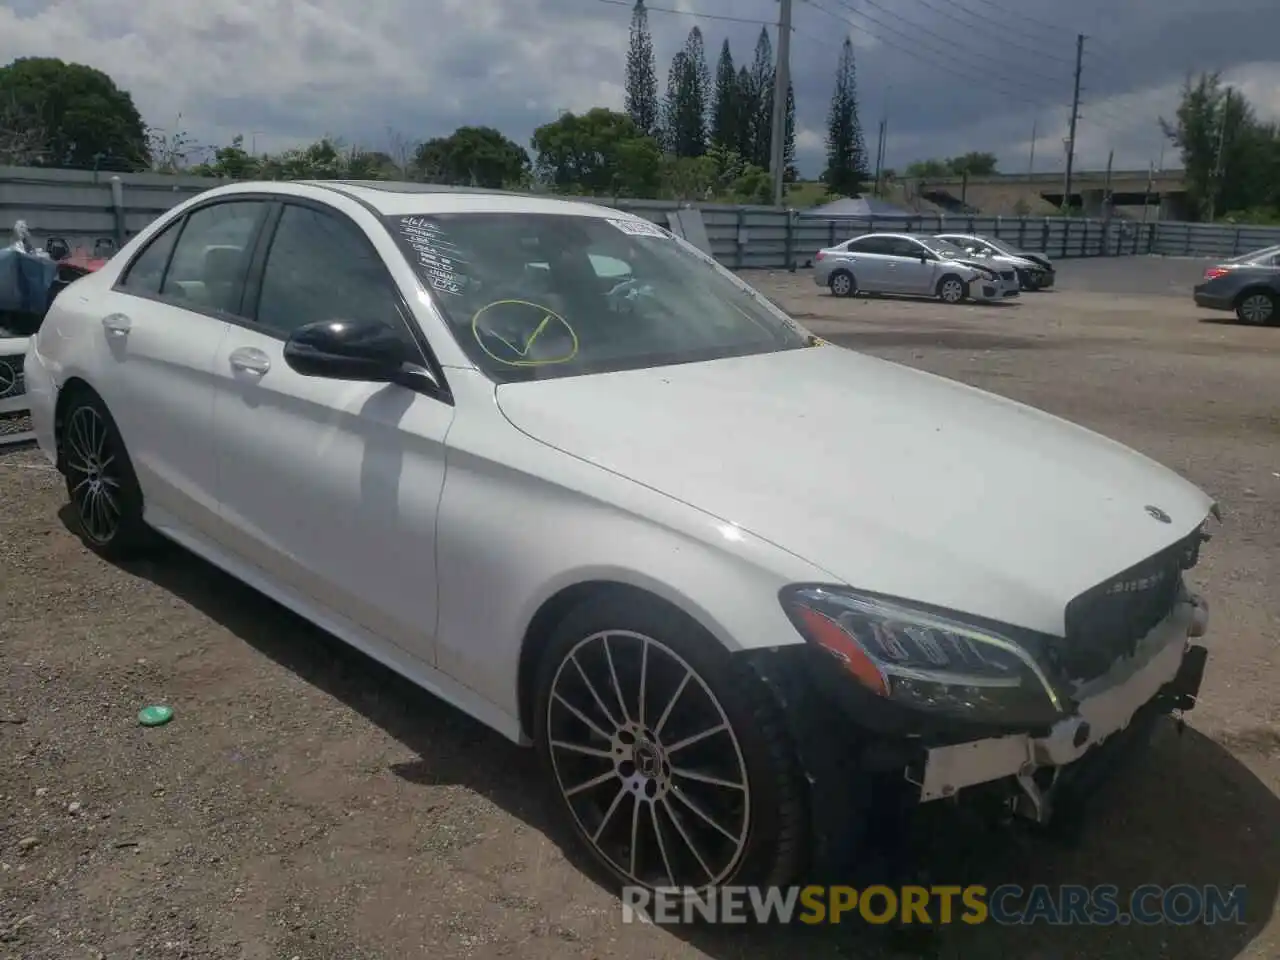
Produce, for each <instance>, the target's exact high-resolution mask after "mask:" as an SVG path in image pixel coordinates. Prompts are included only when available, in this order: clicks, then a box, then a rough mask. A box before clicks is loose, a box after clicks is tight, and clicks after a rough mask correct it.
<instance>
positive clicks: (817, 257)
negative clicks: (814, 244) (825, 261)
mask: <svg viewBox="0 0 1280 960" xmlns="http://www.w3.org/2000/svg"><path fill="white" fill-rule="evenodd" d="M825 256H826V253H825V252H824V251H822V250H819V251H818V252H817V253H816V254H814V257H813V259H814V261H815V262H817V261H818V260H821V259H822V258H823V257H825Z"/></svg>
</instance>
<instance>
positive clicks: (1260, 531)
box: [0, 261, 1280, 960]
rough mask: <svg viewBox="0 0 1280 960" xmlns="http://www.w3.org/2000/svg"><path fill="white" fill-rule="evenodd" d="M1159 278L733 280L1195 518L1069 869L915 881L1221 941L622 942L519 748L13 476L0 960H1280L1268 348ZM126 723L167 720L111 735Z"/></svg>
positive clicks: (812, 933) (1008, 933)
mask: <svg viewBox="0 0 1280 960" xmlns="http://www.w3.org/2000/svg"><path fill="white" fill-rule="evenodd" d="M1158 263H1159V262H1157V265H1152V264H1149V263H1145V262H1139V263H1136V264H1134V265H1132V266H1131V267H1130V269H1132V270H1133V271H1136V272H1137V273H1138V274H1141V275H1142V276H1144V277H1145V280H1143V282H1142V283H1139V284H1136V285H1135V286H1134V287H1133V289H1141V290H1146V291H1149V292H1148V293H1146V294H1144V295H1142V296H1138V295H1129V294H1127V293H1126V292H1125V291H1126V290H1127V289H1130V288H1129V287H1126V285H1125V283H1124V282H1123V276H1124V272H1123V271H1122V270H1120V269H1119V266H1118V264H1117V263H1116V262H1099V261H1091V262H1079V263H1072V262H1066V263H1063V264H1062V265H1061V266H1062V283H1061V288H1060V289H1059V290H1057V291H1053V292H1048V293H1043V294H1030V295H1026V296H1024V297H1023V298H1022V300H1021V302H1019V303H1017V304H1013V305H1001V306H994V307H978V306H960V307H952V308H948V307H944V306H943V305H941V304H937V303H930V302H911V301H889V300H865V299H858V300H835V299H833V298H831V297H830V296H828V295H827V294H826V293H825V292H823V291H820V290H818V289H817V288H816V287H814V286H813V284H812V282H811V281H810V279H809V277H808V275H807V274H806V273H804V272H801V273H798V274H795V275H789V274H786V273H763V274H755V275H753V277H752V279H753V281H754V282H757V283H758V284H759V286H760V287H761V289H762V290H764V291H765V292H767V293H769V294H770V295H771V296H774V297H775V298H776V299H778V300H779V301H780V302H782V303H784V304H786V305H787V306H788V308H789V309H791V310H792V311H793V312H794V313H796V314H797V316H799V317H801V318H802V319H803V320H804V321H805V322H806V323H808V324H810V325H811V326H812V327H813V328H814V330H815V332H819V333H821V334H823V335H824V336H829V337H831V338H832V339H833V340H835V341H836V342H838V343H841V344H843V345H846V346H851V347H854V348H856V349H860V350H865V351H868V352H871V353H875V354H878V355H881V356H885V357H888V358H891V359H895V360H899V361H902V362H905V363H908V364H911V365H914V366H918V367H922V368H925V369H928V370H931V371H934V372H937V373H942V374H944V375H947V376H951V377H955V378H957V379H960V380H963V381H966V382H969V383H973V384H975V385H978V386H980V387H984V388H987V389H991V390H994V391H997V392H1000V393H1003V394H1007V395H1008V396H1011V397H1014V398H1016V399H1018V400H1023V401H1026V402H1029V403H1032V404H1034V405H1036V406H1040V407H1043V408H1045V409H1048V410H1050V411H1052V412H1054V413H1057V414H1060V415H1063V416H1066V417H1068V418H1071V419H1074V420H1077V421H1079V422H1081V423H1084V424H1085V425H1087V426H1090V427H1092V428H1094V429H1097V430H1100V431H1102V432H1104V433H1106V434H1109V435H1110V436H1113V437H1115V438H1117V439H1119V440H1121V441H1123V442H1125V443H1128V444H1131V445H1133V446H1134V447H1136V448H1138V449H1139V450H1142V451H1143V452H1145V453H1148V454H1150V455H1152V456H1154V457H1156V458H1157V459H1159V460H1161V461H1163V462H1165V463H1167V464H1168V465H1169V466H1171V467H1173V468H1175V469H1177V470H1179V471H1180V472H1182V473H1183V474H1185V475H1186V476H1188V477H1189V478H1190V479H1192V480H1193V481H1194V482H1196V483H1197V484H1199V485H1201V486H1202V487H1204V488H1205V489H1207V490H1208V491H1209V492H1211V493H1212V494H1213V495H1215V496H1217V497H1219V498H1220V500H1221V502H1222V504H1223V507H1224V510H1225V521H1226V522H1225V524H1224V526H1223V528H1222V530H1221V532H1220V534H1219V535H1218V536H1217V537H1215V539H1214V541H1213V542H1212V543H1211V544H1209V545H1208V547H1207V548H1206V555H1205V558H1204V560H1203V562H1202V564H1201V567H1200V568H1199V569H1198V570H1197V571H1196V575H1197V579H1198V581H1199V583H1200V585H1201V586H1202V587H1203V589H1204V590H1205V591H1206V593H1207V595H1208V597H1209V599H1210V603H1211V609H1212V620H1211V637H1210V639H1211V641H1212V643H1213V650H1214V652H1213V656H1212V659H1211V661H1210V665H1209V670H1208V674H1207V678H1206V684H1205V689H1204V691H1203V694H1204V697H1203V700H1202V701H1201V704H1200V705H1199V707H1198V709H1197V710H1196V711H1194V713H1192V714H1191V715H1190V722H1189V725H1188V728H1187V729H1186V731H1185V732H1184V734H1183V735H1182V736H1178V735H1177V734H1176V733H1175V731H1174V729H1173V727H1172V726H1171V725H1166V726H1164V727H1162V728H1161V729H1160V730H1159V731H1158V733H1157V735H1156V738H1155V740H1154V743H1153V747H1152V749H1151V750H1150V752H1149V753H1148V754H1146V755H1144V756H1142V757H1141V758H1139V759H1137V760H1136V761H1135V762H1134V763H1133V764H1131V765H1130V766H1129V767H1127V768H1126V769H1124V770H1123V771H1122V772H1121V773H1120V775H1119V776H1118V777H1117V778H1116V780H1114V781H1113V782H1112V783H1111V784H1110V785H1109V786H1108V788H1107V790H1106V792H1105V794H1104V797H1105V801H1106V802H1105V804H1100V808H1099V809H1097V810H1094V811H1093V812H1092V815H1091V817H1090V819H1089V820H1088V822H1087V824H1086V826H1085V828H1084V832H1083V834H1082V835H1081V836H1080V837H1079V838H1078V839H1077V841H1076V842H1074V843H1059V842H1051V841H1049V840H1047V839H1045V838H1040V837H1031V836H1028V835H1025V834H1024V833H1021V832H1007V833H1005V832H1001V833H996V834H981V835H978V834H967V833H965V832H963V831H958V830H952V831H948V832H947V833H946V834H945V835H944V836H941V837H940V838H939V839H938V842H937V847H936V857H937V862H938V864H940V865H941V866H940V867H939V868H938V871H935V873H939V871H944V872H945V871H950V873H948V874H947V875H946V876H941V875H940V874H939V876H938V879H940V880H942V881H944V882H952V883H970V882H982V881H985V882H988V883H998V882H1019V883H1023V884H1028V885H1029V884H1032V883H1037V882H1043V883H1058V882H1081V883H1091V884H1097V883H1114V884H1117V885H1119V886H1120V887H1121V888H1122V889H1127V888H1132V887H1134V886H1136V885H1138V884H1141V883H1163V884H1173V883H1193V884H1208V883H1217V884H1223V885H1227V886H1232V885H1235V884H1241V883H1243V884H1247V885H1248V887H1249V896H1248V904H1247V911H1246V913H1247V919H1248V922H1247V923H1246V924H1245V925H1243V926H1235V925H1231V926H1217V927H1206V926H1193V927H1172V926H1158V927H1137V926H1125V927H1111V928H1097V927H1095V928H1089V927H1072V928H1067V927H1056V928H1054V927H1046V926H1036V927H1029V928H1022V929H1010V928H1003V929H1002V928H998V927H994V926H984V927H978V928H970V927H954V928H947V929H945V930H943V931H942V932H941V933H940V934H939V935H938V936H937V937H936V938H935V939H933V940H932V941H930V942H927V943H916V944H914V945H911V946H910V947H909V948H907V947H904V946H903V945H902V944H896V943H891V942H889V941H888V940H887V939H886V938H885V937H884V936H882V935H880V934H879V933H876V932H867V931H866V930H863V931H859V930H855V929H852V928H842V929H838V930H832V929H826V930H809V929H806V930H780V929H773V930H769V931H765V932H760V931H756V932H753V933H750V934H747V933H746V932H745V931H744V930H742V929H741V928H720V929H718V930H711V929H705V928H704V929H658V928H655V927H642V926H628V925H624V924H623V923H622V920H621V910H620V906H619V903H618V901H617V900H616V898H614V897H613V896H611V895H610V894H608V893H607V892H606V891H605V890H604V889H602V888H601V887H600V886H599V885H598V883H597V882H596V880H595V879H594V878H593V875H592V874H591V872H590V871H589V870H588V869H586V868H585V867H584V865H583V864H582V863H581V862H580V861H579V860H578V859H577V857H575V856H572V855H571V856H570V858H569V859H566V856H565V854H564V853H563V852H562V851H563V850H564V849H565V844H564V838H563V837H561V836H559V835H558V834H557V833H556V832H555V830H554V829H553V828H552V827H551V826H550V825H549V824H548V822H547V819H546V814H545V810H546V807H545V804H544V803H543V802H542V800H541V799H540V795H539V793H538V791H537V790H536V789H534V788H533V785H534V784H535V783H537V782H538V781H537V771H536V768H535V765H534V763H533V757H532V756H531V754H530V753H528V752H526V751H522V750H520V749H519V748H516V747H514V746H511V745H509V744H508V743H507V742H506V741H504V740H501V739H500V738H498V737H497V736H495V735H493V734H491V733H489V732H487V731H486V730H485V729H483V728H481V727H480V726H478V725H477V724H475V723H473V722H472V721H470V720H468V719H467V718H465V717H463V716H462V715H460V714H458V713H457V712H456V711H453V710H452V709H450V708H448V707H446V706H444V705H442V704H440V703H439V702H437V701H434V700H433V699H432V698H431V697H429V696H427V695H425V694H423V693H420V692H417V691H415V690H413V689H410V688H409V687H408V686H407V684H405V683H403V682H401V681H399V680H397V679H396V678H395V677H393V676H391V675H389V674H388V673H387V672H386V671H385V670H383V669H382V668H380V667H378V666H376V665H373V664H372V663H370V662H369V661H367V660H365V659H364V658H362V657H360V656H359V655H357V654H354V653H352V652H350V651H347V650H345V649H344V648H342V647H341V646H340V645H339V644H337V642H336V641H332V640H330V639H328V638H326V637H325V636H324V635H323V634H322V633H320V632H319V631H317V630H315V629H314V628H312V627H310V626H308V625H306V624H304V623H302V622H301V621H299V620H298V619H297V618H296V617H293V616H292V615H290V614H287V613H285V612H283V611H281V610H280V609H279V608H277V607H275V606H274V605H273V604H272V603H270V602H269V601H267V600H265V599H264V598H262V597H261V596H259V595H257V594H254V593H253V592H252V591H250V590H249V589H247V588H245V587H242V586H240V585H238V584H236V583H234V582H232V581H230V580H229V579H228V578H227V577H225V576H224V575H222V574H220V573H218V572H217V571H215V570H214V569H212V568H210V567H209V566H208V565H207V564H204V563H203V562H201V561H198V560H196V559H194V558H192V557H191V556H190V555H188V554H185V553H184V552H182V551H181V550H178V549H177V548H174V549H172V550H170V551H168V552H167V553H166V554H165V555H164V556H162V557H158V558H157V559H156V560H154V561H152V562H150V563H148V564H147V565H144V566H138V567H135V568H132V569H129V570H124V569H119V568H116V567H113V566H110V565H108V564H105V563H103V562H101V561H99V560H97V559H96V558H95V557H94V556H93V555H91V554H90V553H88V552H87V551H86V550H85V549H84V548H83V547H82V546H81V545H80V544H79V542H78V541H77V540H76V539H74V538H73V537H72V536H71V534H70V533H68V531H67V528H66V524H65V510H63V509H62V508H63V503H64V500H65V497H64V494H63V491H62V488H61V485H60V481H59V478H58V477H57V476H56V475H55V474H54V473H52V472H51V471H50V470H49V469H48V467H47V466H46V465H45V464H44V463H43V462H42V461H41V460H40V459H39V458H38V457H37V456H36V454H35V453H34V452H32V451H29V450H28V451H13V452H9V453H5V454H0V524H2V525H3V526H2V529H3V534H2V535H0V572H2V578H0V598H2V600H3V604H4V618H3V622H2V623H0V771H3V773H2V774H0V957H3V958H15V960H16V958H22V960H76V958H93V957H103V958H123V957H146V958H151V957H156V958H161V957H199V958H263V960H267V958H271V960H275V958H285V960H289V958H299V960H330V958H332V960H338V958H342V960H354V958H388V960H402V958H409V957H418V956H423V957H426V956H430V957H432V958H441V960H443V958H450V957H498V956H520V957H529V958H536V957H605V956H608V957H616V958H619V960H641V958H651V957H694V956H707V957H714V958H717V960H730V958H739V957H740V958H753V960H756V958H759V960H765V958H773V957H779V958H781V957H792V956H794V955H795V954H796V951H797V950H803V951H805V955H806V956H810V957H837V956H860V957H877V956H891V955H892V956H897V955H905V956H911V955H922V956H937V957H948V958H951V957H954V958H959V957H962V956H963V957H965V958H974V957H979V958H982V957H1000V958H1011V957H1017V958H1026V960H1068V958H1070V960H1075V958H1080V957H1084V956H1093V957H1099V958H1105V957H1114V958H1131V957H1170V958H1174V957H1178V958H1181V957H1186V958H1188V960H1190V958H1195V960H1227V958H1232V957H1254V958H1270V957H1275V956H1277V955H1280V932H1278V927H1277V925H1276V924H1274V923H1273V922H1272V921H1271V913H1272V909H1273V906H1274V903H1275V901H1276V897H1277V886H1278V880H1277V875H1278V874H1280V803H1278V802H1277V787H1278V786H1280V736H1278V735H1277V711H1278V710H1280V708H1278V707H1277V703H1278V702H1280V701H1278V699H1277V688H1278V684H1277V681H1276V680H1275V678H1274V673H1273V667H1274V656H1273V653H1272V651H1273V644H1274V642H1275V637H1276V636H1277V631H1276V627H1277V619H1278V611H1280V604H1277V602H1276V594H1275V591H1274V590H1273V589H1270V588H1269V585H1270V584H1272V583H1274V582H1276V580H1277V575H1278V574H1280V551H1277V549H1276V547H1277V535H1278V532H1280V506H1278V504H1280V421H1278V420H1277V411H1280V379H1278V378H1277V377H1276V376H1275V372H1274V371H1275V362H1276V359H1275V358H1276V354H1277V350H1280V330H1265V329H1249V328H1242V327H1238V326H1234V325H1232V324H1229V323H1223V322H1221V320H1222V319H1224V318H1221V317H1217V316H1214V315H1204V314H1202V313H1198V312H1197V311H1196V310H1195V309H1194V308H1193V307H1192V306H1191V305H1190V304H1189V302H1188V298H1187V297H1186V296H1185V288H1186V287H1187V286H1189V284H1190V283H1191V282H1194V279H1195V276H1196V270H1197V269H1198V267H1197V265H1195V264H1194V263H1192V262H1182V264H1181V265H1179V266H1176V267H1169V266H1168V264H1167V263H1165V264H1164V265H1163V266H1159V265H1158ZM1158 270H1165V271H1166V273H1163V274H1162V273H1159V272H1158ZM1145 271H1157V272H1156V273H1152V274H1151V275H1150V276H1147V274H1146V273H1145ZM1184 274H1186V276H1184ZM1164 290H1170V291H1173V292H1174V293H1176V294H1178V295H1177V296H1169V295H1162V294H1161V293H1159V292H1157V291H1164ZM886 402H887V403H891V402H892V398H886ZM855 429H856V428H855ZM922 453H924V452H922ZM155 702H165V703H169V704H171V705H173V707H174V709H175V718H174V720H173V722H172V723H170V724H169V725H167V726H164V727H159V728H154V729H144V728H141V727H139V726H137V725H136V722H135V720H134V716H135V714H136V712H137V711H138V709H139V708H140V707H142V706H144V705H146V704H148V703H155Z"/></svg>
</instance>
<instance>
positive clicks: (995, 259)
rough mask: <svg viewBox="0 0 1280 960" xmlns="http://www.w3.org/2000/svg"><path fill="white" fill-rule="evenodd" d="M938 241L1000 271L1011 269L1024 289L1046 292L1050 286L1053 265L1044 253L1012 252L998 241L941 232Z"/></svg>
mask: <svg viewBox="0 0 1280 960" xmlns="http://www.w3.org/2000/svg"><path fill="white" fill-rule="evenodd" d="M938 239H939V240H946V241H947V242H948V243H951V244H954V245H955V246H957V247H959V248H960V249H962V250H964V251H965V252H966V253H968V254H969V255H970V256H972V257H977V258H979V259H980V260H984V261H986V262H987V263H990V264H993V265H997V266H998V269H1000V270H1007V269H1009V268H1010V267H1012V268H1013V270H1014V271H1015V275H1016V276H1017V278H1018V284H1019V285H1020V286H1021V288H1022V289H1023V290H1045V289H1047V288H1048V287H1051V286H1053V279H1054V269H1053V263H1052V262H1051V261H1050V260H1049V258H1048V257H1047V256H1045V255H1044V254H1043V253H1031V252H1027V251H1015V250H1014V249H1013V248H1012V247H1010V246H1009V245H1008V244H1005V243H1003V242H1001V241H1000V240H995V239H992V238H991V237H982V236H978V235H977V234H967V233H940V234H938Z"/></svg>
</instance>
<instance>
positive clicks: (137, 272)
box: [120, 217, 182, 297]
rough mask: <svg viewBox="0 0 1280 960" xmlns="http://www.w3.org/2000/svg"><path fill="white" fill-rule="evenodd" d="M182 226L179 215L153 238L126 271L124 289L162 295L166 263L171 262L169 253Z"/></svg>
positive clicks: (122, 285) (122, 283)
mask: <svg viewBox="0 0 1280 960" xmlns="http://www.w3.org/2000/svg"><path fill="white" fill-rule="evenodd" d="M181 227H182V218H181V217H179V218H178V219H177V220H175V221H174V222H173V223H171V224H169V226H167V227H165V228H164V229H163V230H161V231H160V232H159V233H158V234H156V235H155V236H154V237H152V238H151V241H150V242H149V243H148V244H147V245H146V247H145V248H144V249H143V251H142V252H141V253H140V254H138V255H137V256H136V257H135V258H134V260H133V263H131V264H129V268H128V270H126V271H125V275H124V280H123V281H122V282H121V284H120V286H121V288H122V289H124V290H125V291H127V292H128V293H140V294H146V295H149V296H153V297H156V296H159V295H160V281H161V280H163V279H164V268H165V264H167V263H168V262H169V254H170V252H172V250H173V243H174V241H175V240H177V239H178V230H179V229H180V228H181Z"/></svg>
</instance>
